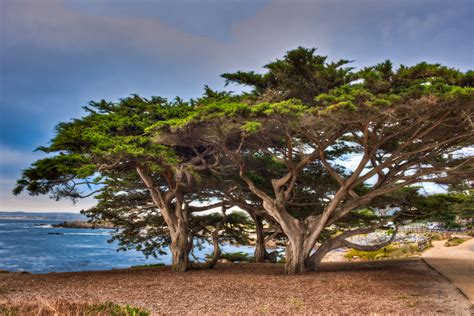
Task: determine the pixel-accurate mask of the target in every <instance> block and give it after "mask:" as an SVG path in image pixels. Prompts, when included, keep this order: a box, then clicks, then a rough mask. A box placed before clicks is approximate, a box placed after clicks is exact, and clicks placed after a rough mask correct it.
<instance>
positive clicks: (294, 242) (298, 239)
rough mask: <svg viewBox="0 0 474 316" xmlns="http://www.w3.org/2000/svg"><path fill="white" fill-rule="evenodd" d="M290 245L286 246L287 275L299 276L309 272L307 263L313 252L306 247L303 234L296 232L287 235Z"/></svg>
mask: <svg viewBox="0 0 474 316" xmlns="http://www.w3.org/2000/svg"><path fill="white" fill-rule="evenodd" d="M287 236H288V244H287V246H286V252H285V255H286V263H285V273H286V274H298V273H305V272H306V271H308V269H307V267H306V261H307V259H308V257H309V253H310V251H311V250H308V249H307V247H305V243H304V236H303V234H302V232H300V231H295V232H290V233H287Z"/></svg>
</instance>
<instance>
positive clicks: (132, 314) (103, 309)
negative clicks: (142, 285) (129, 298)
mask: <svg viewBox="0 0 474 316" xmlns="http://www.w3.org/2000/svg"><path fill="white" fill-rule="evenodd" d="M85 314H86V315H97V314H98V315H104V314H105V315H110V316H149V315H150V312H148V311H146V310H143V309H141V308H139V307H132V306H129V305H126V306H122V305H118V304H115V303H112V302H106V303H103V304H100V305H95V306H93V307H91V308H89V309H88V310H87V311H86V313H85Z"/></svg>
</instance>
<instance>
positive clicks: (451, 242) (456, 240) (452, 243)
mask: <svg viewBox="0 0 474 316" xmlns="http://www.w3.org/2000/svg"><path fill="white" fill-rule="evenodd" d="M465 241H466V239H465V238H460V237H452V238H449V239H448V240H446V242H445V243H444V246H445V247H456V246H459V245H460V244H462V243H463V242H465Z"/></svg>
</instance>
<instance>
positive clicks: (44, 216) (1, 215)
mask: <svg viewBox="0 0 474 316" xmlns="http://www.w3.org/2000/svg"><path fill="white" fill-rule="evenodd" d="M0 219H37V220H54V221H85V220H87V218H86V217H85V216H84V215H82V214H78V213H69V212H50V213H33V212H0Z"/></svg>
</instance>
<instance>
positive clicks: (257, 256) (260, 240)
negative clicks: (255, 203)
mask: <svg viewBox="0 0 474 316" xmlns="http://www.w3.org/2000/svg"><path fill="white" fill-rule="evenodd" d="M254 221H255V233H256V235H257V240H256V243H255V253H254V256H253V258H254V259H253V260H254V262H264V261H265V258H266V254H267V251H266V249H265V235H264V233H263V223H262V218H261V217H259V216H254Z"/></svg>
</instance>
